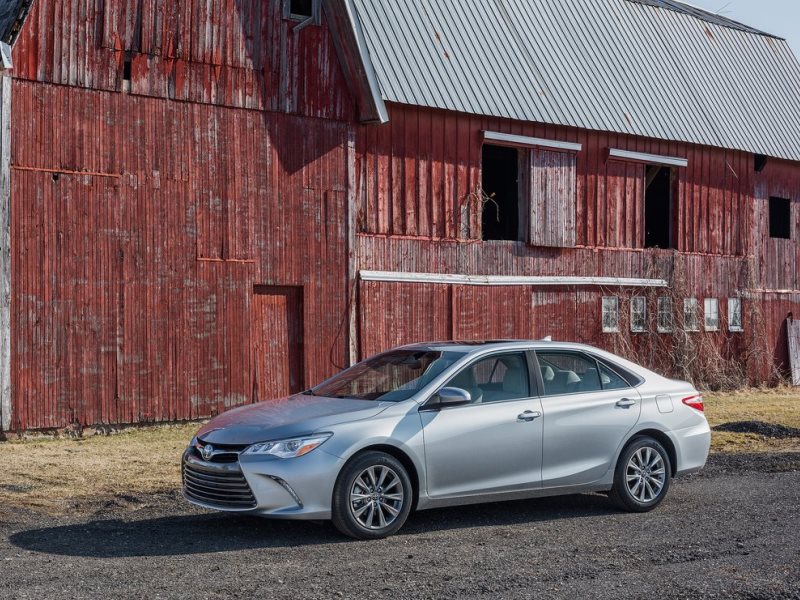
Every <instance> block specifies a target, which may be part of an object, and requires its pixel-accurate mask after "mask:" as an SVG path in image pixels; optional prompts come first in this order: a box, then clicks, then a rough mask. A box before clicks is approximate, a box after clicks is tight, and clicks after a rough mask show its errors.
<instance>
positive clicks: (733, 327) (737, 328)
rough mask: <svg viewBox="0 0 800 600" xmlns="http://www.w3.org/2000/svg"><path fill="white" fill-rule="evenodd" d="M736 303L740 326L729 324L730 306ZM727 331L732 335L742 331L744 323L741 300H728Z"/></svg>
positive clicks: (731, 310)
mask: <svg viewBox="0 0 800 600" xmlns="http://www.w3.org/2000/svg"><path fill="white" fill-rule="evenodd" d="M734 303H736V304H737V305H738V306H739V323H741V324H740V325H732V324H731V314H732V312H733V309H732V306H733V304H734ZM728 331H730V332H733V333H742V332H743V331H744V321H743V320H742V299H741V298H728Z"/></svg>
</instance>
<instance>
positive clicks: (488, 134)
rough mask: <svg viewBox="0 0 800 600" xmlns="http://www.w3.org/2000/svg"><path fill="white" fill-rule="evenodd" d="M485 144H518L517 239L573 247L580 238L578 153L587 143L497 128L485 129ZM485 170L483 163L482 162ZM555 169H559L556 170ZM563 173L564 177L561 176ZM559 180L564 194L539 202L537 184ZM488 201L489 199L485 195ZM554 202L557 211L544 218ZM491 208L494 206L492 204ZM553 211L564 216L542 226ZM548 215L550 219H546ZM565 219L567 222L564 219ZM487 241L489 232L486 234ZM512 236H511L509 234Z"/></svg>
mask: <svg viewBox="0 0 800 600" xmlns="http://www.w3.org/2000/svg"><path fill="white" fill-rule="evenodd" d="M483 142H484V147H485V146H486V145H491V146H506V147H510V148H515V149H516V150H517V154H518V158H519V170H518V181H519V185H518V190H519V191H518V196H517V205H518V214H519V218H518V236H517V238H516V239H514V240H511V239H507V240H505V241H517V242H523V243H527V244H528V245H531V246H542V247H551V248H573V247H575V246H576V244H577V240H576V218H577V202H578V168H577V163H578V159H577V155H578V153H580V152H581V151H582V150H583V144H580V143H577V142H570V141H564V140H551V139H544V138H535V137H529V136H524V135H514V134H509V133H500V132H496V131H483ZM548 158H549V159H551V160H552V161H553V162H554V163H557V164H558V163H560V165H559V166H560V168H557V169H547V168H543V167H542V163H547V160H546V159H548ZM481 168H482V170H483V165H482V166H481ZM551 171H556V173H553V172H551ZM559 177H560V180H559ZM554 179H555V180H559V182H560V183H561V184H562V185H563V184H564V182H566V183H567V184H568V185H566V186H564V187H563V190H564V192H563V194H561V195H560V196H559V197H555V198H553V197H550V196H548V197H547V199H546V200H547V206H539V205H537V203H536V202H535V200H536V197H535V195H534V187H535V186H544V187H547V188H548V189H549V187H550V186H551V185H553V180H554ZM484 201H486V200H485V199H484ZM551 206H552V208H553V210H554V211H555V212H553V213H548V214H547V215H546V216H545V217H544V218H542V217H543V215H542V214H540V213H543V212H548V209H550V208H551ZM489 208H491V206H490V207H489ZM553 215H557V216H560V217H562V219H561V220H558V219H557V221H559V222H558V223H557V225H558V226H555V227H544V226H541V227H538V225H539V224H541V223H545V222H547V223H549V222H550V221H552V217H553ZM545 219H547V221H545ZM561 221H563V222H561ZM482 237H483V238H484V241H492V240H486V239H485V237H486V236H485V235H482ZM508 237H509V238H510V236H508Z"/></svg>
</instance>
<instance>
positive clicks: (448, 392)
mask: <svg viewBox="0 0 800 600" xmlns="http://www.w3.org/2000/svg"><path fill="white" fill-rule="evenodd" d="M437 396H439V402H437V403H436V406H437V407H438V408H449V407H451V406H463V405H465V404H469V403H471V402H472V394H470V393H469V392H468V391H467V390H462V389H461V388H456V387H445V388H442V389H440V390H439V393H438V394H437Z"/></svg>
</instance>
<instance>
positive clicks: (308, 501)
mask: <svg viewBox="0 0 800 600" xmlns="http://www.w3.org/2000/svg"><path fill="white" fill-rule="evenodd" d="M710 440H711V435H710V431H709V427H708V423H707V422H706V419H705V416H704V415H703V398H702V396H701V395H700V394H699V393H698V392H697V390H696V389H695V388H694V387H693V386H692V385H690V384H688V383H685V382H682V381H675V380H670V379H666V378H664V377H661V376H660V375H657V374H656V373H653V372H651V371H648V370H647V369H644V368H642V367H640V366H638V365H636V364H634V363H631V362H629V361H627V360H625V359H623V358H620V357H618V356H615V355H613V354H609V353H607V352H604V351H602V350H598V349H596V348H592V347H588V346H581V345H577V344H564V343H554V342H548V341H541V342H532V341H531V342H524V341H511V342H481V343H453V342H448V343H432V344H417V345H412V346H404V347H402V348H397V349H394V350H391V351H388V352H385V353H383V354H379V355H377V356H374V357H372V358H370V359H368V360H365V361H364V362H361V363H359V364H357V365H355V366H354V367H351V368H350V369H347V370H345V371H343V372H341V373H339V374H338V375H336V376H334V377H333V378H331V379H329V380H327V381H325V382H323V383H322V384H320V385H319V386H317V387H315V388H313V389H310V390H308V391H306V392H304V393H302V394H298V395H295V396H291V397H289V398H285V399H282V400H277V401H270V402H262V403H260V404H255V405H252V406H246V407H243V408H238V409H234V410H231V411H229V412H227V413H225V414H223V415H220V416H219V417H217V418H215V419H213V420H212V421H211V422H209V423H208V424H207V425H206V426H205V427H203V428H202V429H201V430H200V431H199V432H198V434H197V436H196V437H195V438H194V439H193V440H192V442H191V444H190V445H189V447H188V448H187V449H186V451H185V453H184V455H183V464H182V467H183V469H182V470H183V494H184V496H185V498H186V499H187V500H189V501H190V502H192V503H194V504H197V505H199V506H203V507H206V508H210V509H216V510H222V511H230V512H241V513H251V514H256V515H261V516H264V517H271V518H280V519H315V520H316V519H331V520H332V521H333V523H334V525H335V526H336V527H337V528H338V529H339V530H340V531H341V532H342V533H344V534H346V535H349V536H352V537H355V538H360V539H373V538H382V537H385V536H387V535H391V534H393V533H395V532H396V531H397V530H399V529H400V528H401V527H402V526H403V523H404V522H405V521H406V519H407V518H408V515H409V513H410V512H411V511H412V510H425V509H429V508H436V507H442V506H453V505H460V504H472V503H480V502H496V501H503V500H512V499H521V498H536V497H541V496H552V495H561V494H574V493H582V492H608V493H609V495H610V497H611V498H612V499H613V501H614V502H615V503H616V504H617V505H619V506H620V507H621V508H623V509H625V510H629V511H634V512H646V511H650V510H652V509H654V508H655V507H656V506H658V505H659V504H660V503H661V502H662V501H663V500H664V498H665V497H666V495H667V491H668V490H669V486H670V480H671V479H672V478H674V477H677V476H680V475H685V474H687V473H691V472H693V471H697V470H699V469H700V468H702V467H703V465H704V464H705V462H706V458H707V457H708V451H709V445H710Z"/></svg>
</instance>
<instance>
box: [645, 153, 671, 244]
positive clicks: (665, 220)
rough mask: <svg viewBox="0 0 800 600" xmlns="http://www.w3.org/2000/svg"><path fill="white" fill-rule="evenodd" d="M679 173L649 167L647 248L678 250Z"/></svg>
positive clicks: (646, 200)
mask: <svg viewBox="0 0 800 600" xmlns="http://www.w3.org/2000/svg"><path fill="white" fill-rule="evenodd" d="M675 181H677V171H676V170H675V169H673V168H671V167H662V166H660V165H648V166H647V170H646V179H645V190H646V191H645V197H644V227H645V236H644V245H645V248H664V249H672V248H676V247H677V246H676V244H675V235H674V226H673V224H674V223H675V198H674V196H675V194H674V187H675Z"/></svg>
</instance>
